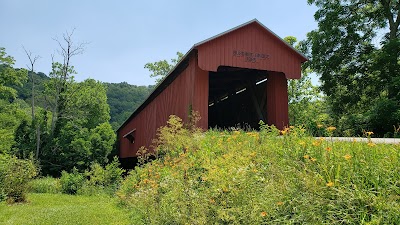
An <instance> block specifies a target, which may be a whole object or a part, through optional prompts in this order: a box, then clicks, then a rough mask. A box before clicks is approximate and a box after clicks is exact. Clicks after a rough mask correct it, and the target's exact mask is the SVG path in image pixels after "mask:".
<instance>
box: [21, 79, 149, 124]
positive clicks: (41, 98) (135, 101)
mask: <svg viewBox="0 0 400 225" xmlns="http://www.w3.org/2000/svg"><path fill="white" fill-rule="evenodd" d="M31 75H32V74H31V73H30V72H29V77H31ZM33 77H34V81H35V101H36V104H37V105H38V106H40V107H43V108H46V97H45V94H44V91H45V87H44V85H45V82H46V81H48V80H50V78H49V77H48V76H47V75H46V74H44V73H42V72H38V73H33ZM103 84H104V85H105V86H106V87H107V103H108V105H109V106H110V116H111V119H110V124H111V126H112V127H113V129H114V130H116V129H118V127H119V126H120V125H121V124H122V123H123V122H124V121H125V120H126V119H127V118H128V117H129V116H130V115H131V114H132V112H133V111H134V110H135V109H136V108H137V107H139V105H140V104H141V103H142V102H143V101H144V100H145V99H146V97H147V96H148V95H149V94H150V92H151V91H152V90H153V86H151V85H149V86H137V85H131V84H128V83H126V82H122V83H103ZM14 89H15V90H17V93H18V99H22V100H24V101H25V102H26V103H28V104H30V102H31V99H32V92H31V89H32V79H28V80H27V81H26V82H24V83H23V86H18V85H16V86H14Z"/></svg>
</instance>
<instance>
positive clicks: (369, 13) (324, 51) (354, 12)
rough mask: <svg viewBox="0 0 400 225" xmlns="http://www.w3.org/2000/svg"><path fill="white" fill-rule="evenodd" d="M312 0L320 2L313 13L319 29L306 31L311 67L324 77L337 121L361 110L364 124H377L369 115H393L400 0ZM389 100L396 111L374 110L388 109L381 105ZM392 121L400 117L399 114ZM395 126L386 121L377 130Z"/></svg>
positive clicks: (398, 83) (399, 74)
mask: <svg viewBox="0 0 400 225" xmlns="http://www.w3.org/2000/svg"><path fill="white" fill-rule="evenodd" d="M308 3H309V4H314V5H316V6H317V7H318V10H317V12H316V13H315V15H314V17H315V19H316V21H317V22H318V29H316V30H313V31H311V32H310V33H309V34H308V35H307V36H308V46H309V49H310V58H311V59H312V60H311V68H312V70H313V71H315V72H317V73H318V74H320V76H321V77H320V80H321V82H322V85H321V89H322V91H323V92H324V93H325V94H326V95H327V97H328V102H329V104H330V108H331V110H332V112H333V116H334V118H335V120H336V122H337V123H341V122H343V121H348V120H347V119H345V120H343V118H346V117H348V115H350V114H359V113H362V114H363V117H364V118H366V120H365V128H364V129H374V127H373V123H371V118H368V117H369V116H371V115H385V116H387V117H394V115H395V114H396V112H397V111H398V110H399V103H398V102H399V100H400V93H399V88H400V68H399V63H398V59H399V53H400V42H399V38H398V37H399V36H398V35H399V24H400V16H399V15H400V2H399V1H391V0H373V1H371V0H370V1H366V0H354V1H348V0H335V1H325V0H308ZM380 30H384V31H385V32H386V35H385V37H384V38H383V39H382V40H381V45H380V46H377V45H374V40H376V38H377V33H378V32H379V31H380ZM386 100H389V101H391V102H392V103H393V104H395V105H396V107H395V108H396V110H394V112H395V113H393V111H391V113H390V114H389V112H386V113H385V112H381V113H378V112H376V113H372V111H371V110H381V109H383V108H385V107H378V106H377V105H379V104H380V102H381V101H386ZM375 106H376V107H375ZM391 121H392V122H394V123H399V122H400V121H399V119H395V118H393V120H391ZM359 122H360V121H357V122H356V123H359ZM345 123H346V122H345ZM392 125H396V124H392ZM392 129H393V127H392V126H390V127H389V126H388V127H386V128H385V129H380V130H379V131H378V132H377V133H379V135H383V134H385V133H387V132H389V131H390V130H392ZM358 132H360V131H358Z"/></svg>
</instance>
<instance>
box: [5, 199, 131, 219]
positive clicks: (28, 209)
mask: <svg viewBox="0 0 400 225" xmlns="http://www.w3.org/2000/svg"><path fill="white" fill-rule="evenodd" d="M0 224H18V225H20V224H24V225H28V224H35V225H40V224H51V225H54V224H121V225H122V224H129V216H128V213H127V211H126V210H125V209H123V208H121V207H118V206H117V201H116V199H115V198H111V197H107V196H79V195H78V196H74V195H65V194H33V193H31V194H29V195H28V203H23V204H13V205H7V204H5V203H4V202H2V203H0Z"/></svg>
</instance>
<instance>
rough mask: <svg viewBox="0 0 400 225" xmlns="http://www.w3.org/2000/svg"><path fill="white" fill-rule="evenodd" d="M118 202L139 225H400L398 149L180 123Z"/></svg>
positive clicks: (299, 133)
mask: <svg viewBox="0 0 400 225" xmlns="http://www.w3.org/2000/svg"><path fill="white" fill-rule="evenodd" d="M155 147H156V148H155V149H156V150H157V158H156V159H155V160H153V161H151V162H149V163H147V164H142V166H140V167H137V168H136V169H135V170H134V171H131V172H130V174H129V175H128V176H127V178H126V179H125V181H124V182H123V184H122V186H121V188H120V190H119V191H118V196H119V198H120V200H121V203H123V204H124V205H126V206H127V207H129V208H130V209H131V212H132V221H133V222H134V223H137V224H303V223H311V224H366V223H369V224H400V217H399V216H398V215H400V151H399V146H398V145H381V144H378V145H375V144H373V143H358V142H332V141H330V140H329V139H328V140H325V139H323V138H320V139H315V138H313V137H310V136H308V135H307V131H306V130H305V129H304V128H302V127H291V128H287V129H286V130H284V131H279V130H277V129H276V128H274V127H270V126H267V125H265V124H261V130H260V131H259V132H255V131H250V132H249V131H247V132H245V131H242V130H232V131H216V130H209V131H207V132H205V133H201V132H199V130H196V129H188V128H186V127H185V125H184V124H182V121H181V120H180V119H179V118H177V117H171V119H170V120H169V122H168V124H167V126H165V127H163V128H161V129H160V130H159V136H158V139H157V141H156V142H155Z"/></svg>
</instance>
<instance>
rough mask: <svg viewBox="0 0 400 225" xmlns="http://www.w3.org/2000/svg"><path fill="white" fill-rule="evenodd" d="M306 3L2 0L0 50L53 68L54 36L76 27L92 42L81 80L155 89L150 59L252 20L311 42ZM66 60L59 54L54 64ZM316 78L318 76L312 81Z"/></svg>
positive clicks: (78, 65) (20, 63)
mask: <svg viewBox="0 0 400 225" xmlns="http://www.w3.org/2000/svg"><path fill="white" fill-rule="evenodd" d="M315 11H316V8H315V7H314V6H309V5H308V4H307V0H279V1H273V0H253V1H244V0H241V1H236V0H230V1H228V0H221V1H217V0H214V1H210V0H202V1H200V0H199V1H189V0H186V1H184V0H171V1H151V0H148V1H122V0H121V1H103V0H98V1H94V0H92V1H89V0H86V1H83V0H68V1H54V0H35V1H31V0H0V27H2V33H1V35H0V47H5V48H6V52H7V53H8V54H9V55H11V56H13V57H14V58H15V60H16V67H25V65H26V64H27V62H28V60H27V57H26V55H25V53H24V51H23V49H22V45H24V46H25V48H26V49H28V50H30V51H31V52H33V54H35V55H40V56H41V57H42V58H41V59H40V60H39V61H38V62H37V64H36V69H35V70H36V71H40V72H44V73H46V74H48V73H49V71H50V70H51V54H54V53H55V54H56V55H57V47H58V46H57V43H56V42H55V41H54V40H53V38H56V37H59V38H61V37H62V34H63V33H65V32H66V31H71V30H72V29H73V28H75V33H74V36H73V40H74V41H75V42H77V43H78V42H89V44H88V45H87V46H86V49H85V52H84V53H83V54H82V55H78V56H75V57H74V58H73V59H72V64H73V65H74V66H75V70H76V71H77V72H78V74H77V75H75V78H76V80H78V81H81V80H84V79H86V78H94V79H96V80H100V81H104V82H113V83H118V82H123V81H126V82H128V83H130V84H136V85H149V84H154V79H152V78H150V77H149V74H150V73H149V71H148V70H146V69H144V68H143V67H144V65H145V64H146V63H147V62H154V61H158V60H161V59H171V58H173V57H175V56H176V55H175V54H176V52H177V51H180V52H183V53H186V52H187V51H188V50H189V49H190V48H191V47H192V46H193V44H195V43H197V42H200V41H202V40H204V39H207V38H209V37H211V36H214V35H216V34H219V33H221V32H223V31H226V30H228V29H230V28H233V27H235V26H238V25H240V24H242V23H245V22H247V21H249V20H252V19H254V18H256V19H258V20H259V21H260V22H261V23H263V24H264V25H265V26H267V27H268V28H269V29H271V30H272V31H273V32H275V33H276V34H277V35H279V36H280V37H282V38H283V37H285V36H289V35H291V36H295V37H297V38H298V39H299V40H302V39H305V37H306V34H307V32H309V31H311V30H313V29H316V27H317V24H316V22H315V21H314V17H313V15H314V12H315ZM57 59H60V57H58V58H57V57H56V60H57ZM314 80H315V79H314Z"/></svg>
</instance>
